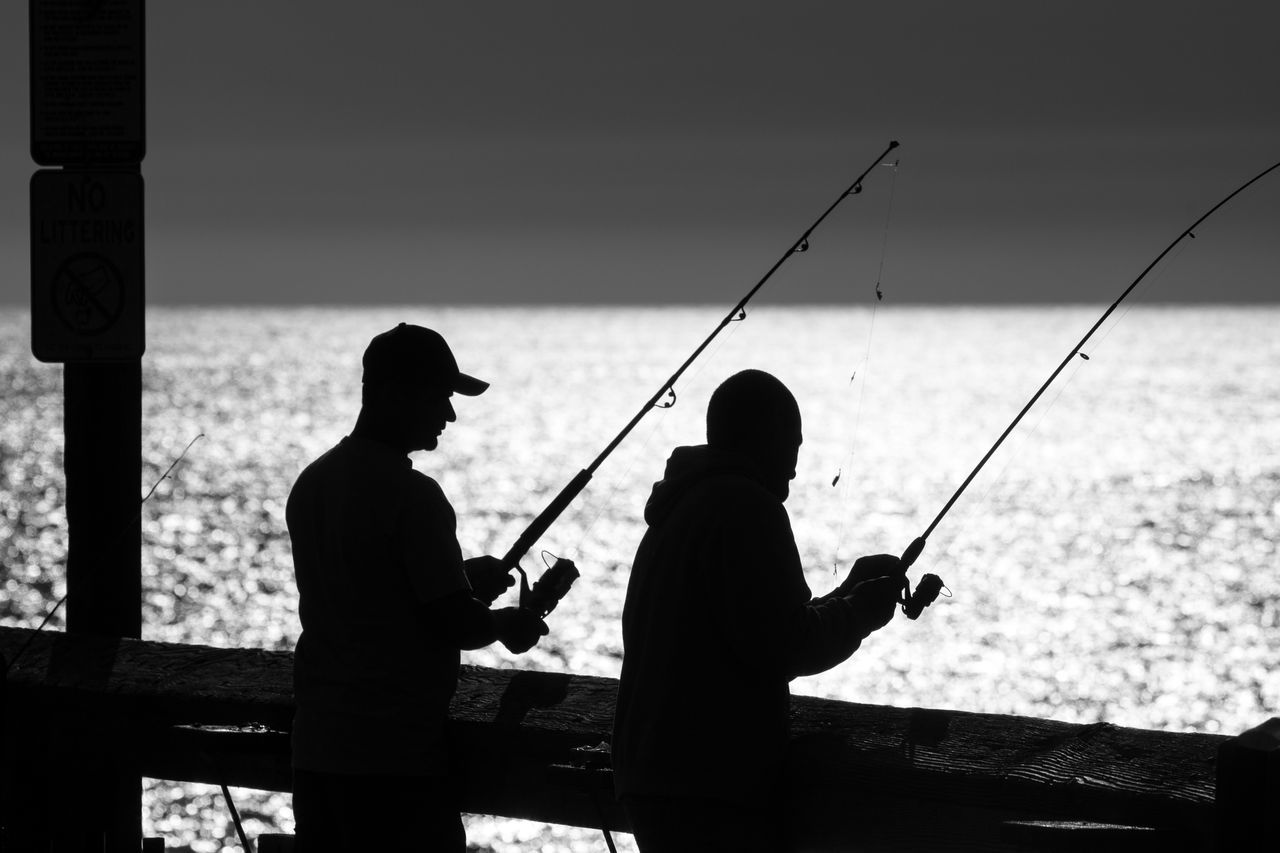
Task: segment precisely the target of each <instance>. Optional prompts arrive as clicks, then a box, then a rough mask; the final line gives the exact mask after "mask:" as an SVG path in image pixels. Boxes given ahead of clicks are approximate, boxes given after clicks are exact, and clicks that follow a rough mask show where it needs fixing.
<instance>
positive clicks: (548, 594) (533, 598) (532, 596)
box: [502, 140, 898, 616]
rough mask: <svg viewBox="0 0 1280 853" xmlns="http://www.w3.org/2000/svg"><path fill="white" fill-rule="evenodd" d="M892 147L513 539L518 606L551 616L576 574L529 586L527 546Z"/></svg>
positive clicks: (509, 558) (567, 569)
mask: <svg viewBox="0 0 1280 853" xmlns="http://www.w3.org/2000/svg"><path fill="white" fill-rule="evenodd" d="M897 147H898V143H897V141H896V140H894V141H891V142H890V143H889V145H888V146H887V147H886V148H885V149H884V150H883V151H881V152H880V153H879V154H877V155H876V157H875V159H874V160H872V161H871V164H870V165H868V166H867V168H866V169H864V170H863V171H862V174H860V175H858V177H857V178H855V179H854V180H853V182H852V183H851V184H849V186H848V188H847V189H846V190H845V191H844V192H842V193H840V195H839V196H838V197H837V198H836V200H835V201H833V202H832V203H831V204H830V205H829V206H828V207H827V209H826V210H824V211H823V212H822V215H821V216H819V217H818V218H817V219H815V220H814V221H813V223H812V224H811V225H810V226H809V227H808V228H806V229H805V230H804V232H803V233H802V234H801V235H800V237H799V238H797V239H796V241H795V242H794V243H792V244H791V246H790V248H788V249H787V250H786V251H785V252H783V253H782V256H781V257H779V258H778V260H777V261H775V262H774V264H773V266H772V267H770V268H769V271H768V272H766V273H765V274H764V275H763V276H762V277H761V278H760V280H759V281H757V282H756V283H755V285H754V286H753V287H752V288H751V289H750V290H748V291H747V292H746V294H745V295H744V296H743V297H742V298H741V299H739V300H738V302H737V304H736V305H734V306H733V308H731V309H730V310H729V313H727V314H725V315H724V318H723V319H721V320H720V322H719V323H718V324H717V325H716V327H715V329H713V330H712V332H711V334H709V335H707V337H706V339H705V340H703V341H702V343H700V344H698V346H697V347H696V348H695V349H694V350H693V352H692V353H691V354H690V355H689V357H688V358H686V359H685V360H684V362H683V363H682V364H681V365H680V366H679V367H678V368H676V371H675V373H672V374H671V376H670V377H668V378H667V380H666V381H665V382H663V383H662V384H661V385H660V386H658V390H657V391H655V392H654V394H653V396H651V397H650V398H649V399H648V400H647V401H646V402H645V404H644V405H643V406H641V407H640V410H639V411H637V412H636V413H635V415H634V416H633V417H632V418H631V420H630V421H628V422H627V424H626V426H624V427H623V428H622V430H621V431H620V432H619V433H618V434H617V435H616V436H614V438H613V440H612V441H610V442H609V443H608V444H607V445H606V446H605V448H604V450H602V451H600V454H599V455H598V456H596V458H595V459H594V460H593V461H592V462H591V464H590V465H588V466H587V467H586V468H583V469H582V470H581V471H579V472H578V473H577V475H576V476H574V478H573V479H572V480H570V481H569V483H568V484H567V485H565V487H564V488H563V489H561V490H560V493H559V494H558V495H556V496H555V498H554V499H553V500H552V501H551V503H549V504H547V507H546V509H544V510H543V511H542V512H541V513H539V514H538V516H537V517H536V518H535V519H534V520H533V522H532V523H530V525H529V526H528V527H527V528H526V529H525V531H524V532H523V533H521V534H520V536H519V538H517V539H516V541H515V544H513V545H512V546H511V548H510V550H508V551H507V553H506V554H505V555H504V556H503V558H502V562H503V564H504V565H505V566H506V567H507V568H508V569H515V570H516V571H517V572H519V573H520V603H521V606H523V607H528V608H530V609H532V610H534V611H536V612H537V613H538V614H539V615H543V616H545V615H546V614H547V613H550V612H551V610H552V609H553V608H554V607H555V606H556V604H557V603H558V602H559V601H560V599H561V598H563V597H564V595H565V593H567V592H568V591H569V587H570V586H572V585H573V582H574V581H575V580H576V579H577V577H578V570H577V568H575V567H574V565H573V563H572V562H570V561H568V560H557V561H556V562H555V563H554V564H553V565H552V566H551V568H550V569H548V570H547V571H546V573H545V574H543V576H542V577H541V578H539V579H538V582H537V583H535V584H533V586H532V587H530V586H529V582H528V576H527V575H526V574H525V572H524V569H522V568H521V567H520V560H521V558H522V557H524V555H525V554H527V553H528V552H529V549H530V548H532V547H533V545H534V543H535V542H537V541H538V539H540V538H541V537H542V534H544V533H546V532H547V530H548V528H550V527H551V525H552V524H554V523H555V521H556V519H558V518H559V517H560V515H561V514H562V513H563V512H564V511H565V509H567V508H568V506H569V505H570V504H571V503H573V501H574V499H575V498H577V497H578V495H579V494H581V493H582V490H583V489H585V488H586V487H587V483H589V482H591V478H592V476H593V475H594V474H595V472H596V469H597V468H599V467H600V465H601V464H603V463H604V461H605V459H607V458H609V455H610V454H611V453H613V451H614V450H615V449H617V447H618V445H620V444H621V443H622V442H623V440H625V439H626V437H627V436H628V435H630V434H631V431H632V430H633V429H635V428H636V425H637V424H639V423H640V421H641V420H643V419H644V416H645V415H647V414H648V413H649V412H650V411H652V410H653V409H665V408H670V407H671V406H672V405H674V404H675V384H676V382H678V381H679V380H680V377H681V376H683V375H684V372H685V371H686V370H688V369H689V366H690V365H692V364H693V363H694V361H696V360H697V358H698V356H700V355H702V353H703V351H704V350H706V348H707V347H708V346H710V344H711V342H712V341H713V340H715V338H716V337H717V336H718V335H719V334H720V333H721V332H722V331H724V329H725V328H726V327H728V325H729V324H730V323H733V322H736V321H740V320H745V319H746V316H747V313H746V308H747V303H749V302H750V301H751V300H752V298H754V297H755V295H756V293H758V292H759V291H760V289H761V288H762V287H764V285H765V283H766V282H768V281H769V279H770V278H772V277H773V274H774V273H776V272H777V271H778V269H779V268H781V267H782V265H783V264H784V263H786V262H787V260H788V259H789V258H790V257H791V256H792V255H796V254H799V253H801V252H805V251H807V250H808V249H809V237H810V235H812V234H813V232H814V231H815V230H816V229H817V228H818V226H819V225H821V224H822V223H823V221H824V220H825V219H826V218H827V217H828V216H829V215H830V214H831V212H832V211H833V210H835V209H836V208H837V207H838V206H839V205H840V203H841V202H842V201H844V200H845V199H846V198H848V197H849V196H852V195H857V194H858V193H860V192H862V181H863V180H864V179H865V178H866V177H867V175H869V174H870V173H871V171H872V170H873V169H875V167H876V166H878V165H879V164H880V162H881V161H882V160H883V159H884V158H885V157H886V156H887V155H888V154H889V152H890V151H892V150H893V149H895V148H897Z"/></svg>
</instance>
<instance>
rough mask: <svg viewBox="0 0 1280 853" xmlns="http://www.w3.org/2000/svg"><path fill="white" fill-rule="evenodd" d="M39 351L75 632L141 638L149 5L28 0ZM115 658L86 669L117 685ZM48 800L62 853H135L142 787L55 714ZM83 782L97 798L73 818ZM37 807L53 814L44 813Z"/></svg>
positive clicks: (70, 716) (35, 339)
mask: <svg viewBox="0 0 1280 853" xmlns="http://www.w3.org/2000/svg"><path fill="white" fill-rule="evenodd" d="M29 11H30V14H29V16H28V21H29V26H30V33H29V34H30V51H29V55H30V61H31V65H30V73H31V77H30V87H31V102H30V103H31V116H30V126H31V157H32V159H33V160H34V161H35V162H36V163H37V164H38V165H40V166H47V167H55V168H47V169H40V170H38V171H36V173H35V174H34V175H33V176H32V178H31V325H32V328H31V348H32V353H33V355H35V357H36V358H37V359H39V360H41V361H46V362H56V363H62V364H63V365H64V366H63V376H64V385H63V406H64V417H63V422H64V435H65V438H64V441H65V445H64V456H63V458H64V466H65V472H66V507H67V509H66V511H67V539H68V542H67V603H66V625H67V631H68V633H85V634H99V635H106V636H114V637H139V636H141V633H142V589H141V541H140V540H141V522H140V516H139V514H138V507H139V501H140V498H141V489H140V480H141V471H142V354H143V351H144V349H145V337H144V329H145V324H144V311H143V294H144V288H143V282H144V274H143V273H144V270H143V266H144V264H143V245H144V242H143V231H144V224H143V182H142V173H141V163H142V158H143V156H144V154H145V152H146V138H145V121H144V119H145V97H144V84H145V75H144V67H145V58H146V53H145V46H144V36H145V27H144V22H143V12H144V9H143V0H29ZM111 665H112V662H111V661H109V660H106V661H104V660H94V661H79V662H76V663H75V666H76V667H78V668H86V667H87V670H88V671H87V672H86V673H83V675H86V676H88V677H109V672H110V669H111ZM46 725H47V726H48V728H49V731H48V740H47V743H48V761H47V766H48V767H50V768H51V769H50V771H49V772H50V774H51V775H50V777H49V778H48V779H46V780H24V781H25V782H27V783H31V782H39V784H28V785H27V787H28V789H30V790H39V789H40V788H43V789H44V790H47V791H48V794H47V795H45V796H44V798H43V801H42V802H40V803H38V804H36V808H35V809H34V810H33V811H34V813H31V814H25V815H23V817H24V819H25V820H26V821H28V822H29V823H30V824H31V825H33V826H35V827H37V828H38V829H41V830H42V831H43V834H44V835H45V837H47V839H48V841H49V845H50V848H51V849H53V850H82V849H94V850H106V851H112V853H114V851H128V853H137V851H138V850H139V849H140V848H141V846H142V818H141V814H142V807H141V793H142V788H141V780H140V779H139V778H138V777H137V776H136V775H135V774H136V771H134V772H131V771H129V770H128V769H126V768H122V767H119V766H117V765H116V764H115V763H114V761H115V759H112V758H111V757H110V756H111V753H112V750H111V749H110V748H108V744H106V743H103V742H102V741H103V733H102V732H100V731H95V726H94V723H93V721H91V720H84V719H81V718H79V717H78V715H77V714H76V713H75V711H74V709H55V710H54V713H51V714H50V715H49V718H48V720H47V721H46ZM68 771H71V772H73V773H74V774H75V782H76V784H77V786H79V785H83V786H84V789H86V790H89V791H91V792H92V793H89V794H87V795H86V796H82V797H80V796H78V797H76V802H75V803H74V804H73V805H72V806H71V807H69V808H68V806H67V804H66V803H65V802H61V801H60V800H59V799H57V797H58V792H59V791H60V790H61V789H62V784H63V783H62V780H61V778H59V777H55V776H54V775H52V774H65V773H66V772H68ZM41 812H43V814H41Z"/></svg>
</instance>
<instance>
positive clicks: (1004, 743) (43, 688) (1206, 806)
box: [0, 628, 1227, 850]
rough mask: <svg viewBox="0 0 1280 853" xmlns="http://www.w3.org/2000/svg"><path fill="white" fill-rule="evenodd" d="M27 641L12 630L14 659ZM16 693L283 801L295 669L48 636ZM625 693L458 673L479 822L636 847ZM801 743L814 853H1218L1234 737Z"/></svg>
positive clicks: (1033, 730) (1020, 724) (1111, 733)
mask: <svg viewBox="0 0 1280 853" xmlns="http://www.w3.org/2000/svg"><path fill="white" fill-rule="evenodd" d="M29 635H30V632H29V631H25V630H21V629H5V628H0V653H3V654H5V655H6V656H10V657H11V656H12V655H13V653H14V652H15V651H16V649H17V646H19V645H21V643H22V642H23V641H24V640H25V639H26V638H27V637H28V636H29ZM9 688H10V696H11V700H12V701H13V702H15V703H25V705H27V706H31V705H33V704H45V705H57V706H59V707H62V708H67V707H72V706H75V707H80V708H84V709H92V711H93V714H94V715H95V716H103V715H105V716H107V717H110V718H111V719H115V720H118V721H120V722H119V729H120V731H121V737H120V738H118V739H117V741H116V743H117V745H123V744H124V743H125V742H126V741H127V742H128V747H127V749H128V750H129V751H130V754H132V755H135V756H136V757H137V761H138V763H139V768H140V769H141V770H142V772H143V774H144V775H149V776H158V777H160V778H183V779H189V780H192V781H211V782H216V781H226V782H227V783H228V784H235V785H246V786H250V787H261V788H266V789H272V790H288V788H289V784H290V783H289V779H288V740H287V733H288V731H289V725H290V720H291V718H292V713H293V710H292V709H293V702H292V655H291V654H289V653H287V652H267V651H260V650H251V649H213V648H209V647H206V646H189V645H175V644H165V643H147V642H141V641H136V640H106V639H101V638H98V639H89V638H85V637H73V636H69V635H65V634H48V635H41V636H39V637H37V638H36V639H35V641H34V642H33V643H32V644H31V646H30V648H29V650H28V651H27V652H26V653H25V654H24V656H23V658H22V660H20V661H19V662H18V664H17V666H16V667H15V668H14V671H13V672H12V673H11V675H10V684H9ZM616 691H617V682H616V681H614V680H613V679H606V678H595V677H590V676H576V675H569V674H566V673H543V672H531V671H526V670H494V669H487V668H483V667H470V666H464V667H463V668H462V672H461V675H460V678H459V684H458V692H457V695H456V697H455V700H454V702H453V705H452V708H451V710H450V717H451V721H450V725H451V736H452V737H453V739H454V743H455V746H456V747H457V749H458V753H459V755H460V756H461V758H462V764H463V768H464V769H460V770H459V772H458V779H457V782H458V785H459V789H460V790H461V791H462V792H463V797H464V802H465V808H466V809H467V810H468V811H474V812H479V813H486V814H498V815H507V816H512V817H524V818H530V819H535V820H543V821H548V822H553V823H570V824H576V825H581V826H599V825H600V824H601V823H602V822H604V823H607V824H608V825H609V826H611V827H612V828H625V821H624V820H623V817H622V815H621V814H620V812H619V810H618V809H617V807H616V805H615V804H614V803H613V801H612V796H611V779H610V776H609V774H608V772H607V770H601V769H591V768H590V767H589V766H588V765H589V764H590V762H589V761H584V758H583V754H582V753H580V752H578V751H577V750H579V749H581V748H583V747H593V746H598V745H599V744H601V743H602V742H606V741H607V740H608V737H609V733H610V730H611V728H612V722H613V705H614V699H615V696H616ZM178 725H184V726H187V728H174V727H175V726H178ZM201 726H203V727H208V726H231V727H235V728H234V729H231V730H221V731H220V730H216V729H215V730H211V729H208V728H191V727H201ZM792 730H793V747H792V751H791V757H790V762H789V767H788V771H787V790H788V794H789V798H790V800H791V802H790V805H789V809H790V812H791V815H792V818H793V821H794V824H795V831H794V834H795V837H796V838H797V839H800V840H801V841H802V842H803V844H804V849H809V850H841V849H848V848H849V846H850V845H851V844H853V843H855V842H856V843H857V844H858V845H861V846H863V847H865V848H868V849H885V850H893V849H904V850H907V849H919V848H920V847H922V846H924V847H928V848H929V849H938V850H1011V849H1016V848H1014V847H1012V846H1010V845H1009V844H1008V843H1007V842H1004V841H1002V840H1001V825H1002V824H1003V823H1004V822H1006V821H1009V820H1058V821H1093V822H1100V823H1114V824H1141V825H1146V826H1152V827H1159V828H1178V829H1180V830H1181V831H1182V832H1183V833H1184V837H1185V838H1186V839H1187V840H1188V843H1189V845H1190V847H1189V849H1205V850H1208V849H1213V823H1214V809H1213V804H1214V769H1215V756H1216V752H1217V749H1218V747H1219V745H1220V744H1222V743H1223V742H1224V741H1226V740H1227V738H1226V737H1224V736H1220V735H1204V734H1181V733H1172V732H1159V731H1147V730H1140V729H1131V728H1124V727H1119V726H1113V725H1109V724H1105V723H1099V724H1093V725H1076V724H1071V723H1063V722H1056V721H1051V720H1040V719H1034V718H1028V717H1016V716H1005V715H997V714H976V713H970V712H962V711H946V710H935V709H922V708H893V707H885V706H876V705H864V704H857V703H849V702H836V701H831V700H823V699H814V698H809V697H796V698H795V699H794V700H793V702H792ZM122 748H123V747H122ZM596 763H597V764H598V763H599V762H596ZM218 777H222V778H218ZM855 828H856V829H855Z"/></svg>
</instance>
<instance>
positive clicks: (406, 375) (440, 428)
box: [356, 323, 489, 452]
mask: <svg viewBox="0 0 1280 853" xmlns="http://www.w3.org/2000/svg"><path fill="white" fill-rule="evenodd" d="M363 365H364V378H363V382H364V388H363V392H362V395H361V402H362V404H363V408H362V409H361V411H360V420H359V421H358V422H357V424H356V428H357V431H359V432H361V433H364V434H366V435H368V436H369V437H373V438H376V439H378V440H380V441H383V442H386V443H388V444H392V445H394V446H396V447H399V448H401V449H404V450H405V451H406V452H409V451H413V450H434V449H435V448H436V446H437V445H438V444H439V440H440V434H441V433H442V432H444V428H445V425H446V424H448V423H452V422H453V421H455V420H457V414H456V413H455V412H454V410H453V403H452V402H451V401H450V398H451V397H452V396H453V395H454V393H458V394H463V395H466V396H468V397H474V396H476V395H477V394H481V393H483V392H484V390H485V389H486V388H488V387H489V383H487V382H482V381H481V380H479V379H476V378H475V377H474V376H468V375H467V374H465V373H463V372H461V371H460V370H458V361H457V359H455V358H454V357H453V352H452V350H450V349H449V345H448V344H447V343H445V340H444V338H443V337H441V336H440V333H438V332H435V331H432V330H431V329H425V328H423V327H422V326H412V325H409V324H408V323H401V324H400V325H398V326H396V327H395V328H394V329H391V330H389V331H386V332H383V333H382V334H380V335H377V336H375V337H374V338H373V340H371V341H370V342H369V346H368V347H367V348H366V349H365V351H364V360H363Z"/></svg>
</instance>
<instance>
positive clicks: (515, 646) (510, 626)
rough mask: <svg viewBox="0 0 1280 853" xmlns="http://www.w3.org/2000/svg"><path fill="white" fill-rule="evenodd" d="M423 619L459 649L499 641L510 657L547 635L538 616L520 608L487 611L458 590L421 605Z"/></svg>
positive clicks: (479, 646) (444, 640) (434, 632)
mask: <svg viewBox="0 0 1280 853" xmlns="http://www.w3.org/2000/svg"><path fill="white" fill-rule="evenodd" d="M423 619H424V620H426V623H427V626H428V628H429V629H430V630H431V632H432V633H433V634H435V635H436V636H437V637H439V638H440V640H441V641H442V642H443V643H445V644H447V645H450V646H452V647H454V648H458V649H480V648H484V647H485V646H487V645H489V644H491V643H494V642H501V643H502V644H503V645H504V646H506V647H507V650H508V651H510V652H511V653H512V654H517V655H518V654H523V653H524V652H527V651H528V650H529V649H531V648H533V646H534V644H536V643H537V642H538V638H539V637H541V636H543V635H544V634H546V633H547V624H546V623H545V622H543V621H542V620H541V619H539V618H538V616H537V614H535V613H533V612H532V611H530V610H524V609H522V608H519V607H503V608H499V609H497V610H490V609H489V608H488V607H487V606H486V605H485V604H484V603H483V602H481V601H479V600H477V599H476V598H473V597H472V596H471V594H470V593H468V592H464V591H462V590H459V591H457V592H453V593H450V594H449V595H446V596H444V597H443V598H437V599H436V600H434V601H432V602H430V603H428V604H425V605H423Z"/></svg>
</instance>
